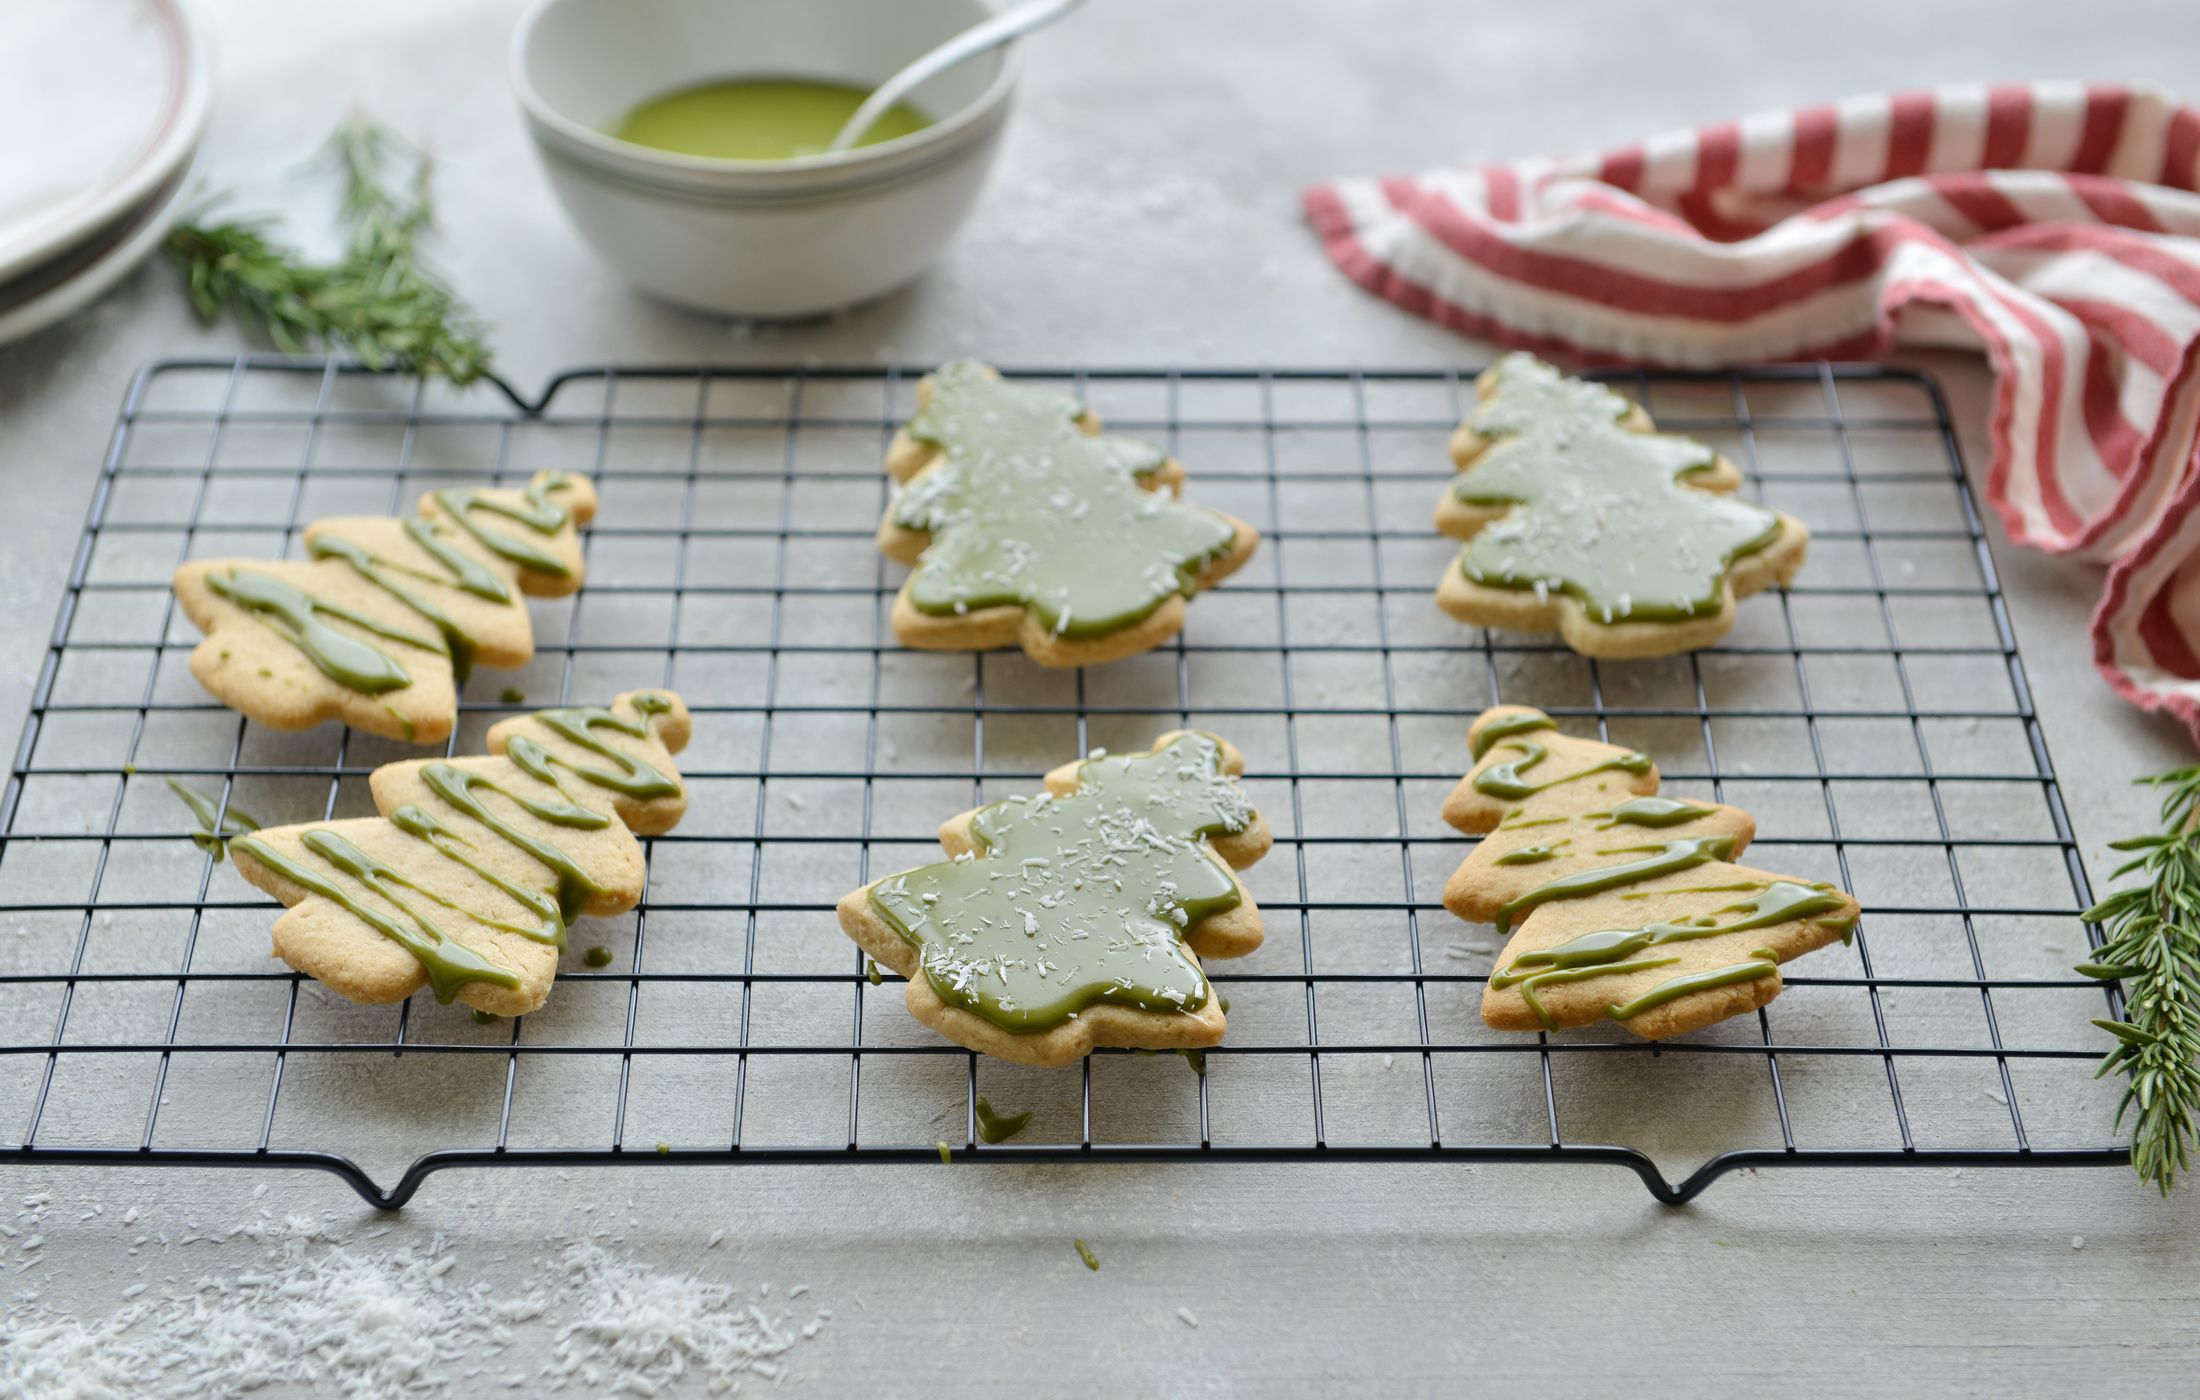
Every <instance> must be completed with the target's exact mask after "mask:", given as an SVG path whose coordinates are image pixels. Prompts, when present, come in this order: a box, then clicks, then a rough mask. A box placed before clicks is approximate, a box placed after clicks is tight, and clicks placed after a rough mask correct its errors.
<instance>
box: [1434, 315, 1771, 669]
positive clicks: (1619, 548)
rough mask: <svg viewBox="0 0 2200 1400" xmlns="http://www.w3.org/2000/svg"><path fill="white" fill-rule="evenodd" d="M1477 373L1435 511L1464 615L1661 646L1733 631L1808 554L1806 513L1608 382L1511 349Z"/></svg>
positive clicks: (1609, 645)
mask: <svg viewBox="0 0 2200 1400" xmlns="http://www.w3.org/2000/svg"><path fill="white" fill-rule="evenodd" d="M1477 386H1478V390H1479V398H1478V401H1477V403H1476V405H1475V407H1474V409H1473V410H1472V411H1471V412H1470V413H1469V414H1468V415H1467V419H1466V421H1465V422H1464V423H1463V424H1461V425H1460V428H1459V431H1458V433H1457V434H1455V435H1454V437H1453V439H1452V455H1453V458H1454V460H1455V461H1456V462H1457V464H1458V466H1459V468H1460V474H1459V476H1458V478H1457V479H1456V480H1455V481H1454V482H1453V483H1452V484H1451V485H1450V486H1449V487H1447V488H1446V490H1445V493H1444V496H1443V498H1442V500H1441V501H1440V502H1439V503H1438V505H1437V510H1436V523H1437V528H1439V529H1441V530H1442V531H1443V532H1444V533H1445V534H1448V535H1454V536H1457V537H1458V538H1460V539H1463V540H1465V541H1466V545H1465V547H1464V548H1463V549H1461V551H1460V554H1459V559H1458V562H1457V563H1456V564H1455V565H1454V566H1453V567H1452V568H1451V569H1450V570H1448V571H1447V572H1446V574H1445V577H1444V580H1443V582H1442V583H1441V584H1440V585H1439V586H1438V588H1437V601H1438V603H1439V604H1441V605H1442V606H1443V607H1444V609H1445V610H1446V611H1448V612H1450V613H1452V614H1453V615H1454V616H1457V617H1459V618H1461V619H1462V620H1464V621H1468V622H1473V623H1477V624H1480V625H1483V626H1489V627H1502V628H1509V629H1514V630H1521V631H1546V632H1547V631H1556V632H1559V633H1560V634H1562V635H1563V636H1564V638H1565V639H1566V642H1567V644H1568V645H1569V646H1571V647H1573V648H1574V649H1575V650H1576V651H1580V652H1583V653H1585V654H1587V655H1591V656H1613V657H1627V656H1657V655H1665V654H1668V653H1671V652H1676V651H1686V650H1691V649H1694V648H1696V647H1702V646H1708V645H1709V644H1711V643H1712V642H1714V641H1716V640H1717V639H1718V638H1719V637H1721V636H1724V635H1725V634H1726V632H1727V631H1728V630H1729V629H1730V628H1732V626H1733V625H1734V603H1735V599H1736V598H1737V597H1743V596H1747V595H1748V594H1750V593H1754V592H1757V591H1758V590H1760V589H1763V588H1766V587H1768V586H1770V585H1772V584H1774V583H1784V582H1787V581H1788V580H1789V579H1792V578H1793V577H1794V575H1795V573H1796V571H1797V570H1799V569H1800V568H1801V567H1802V564H1803V558H1804V554H1805V552H1806V550H1807V548H1808V544H1809V538H1810V536H1809V531H1808V530H1806V529H1805V528H1804V527H1803V525H1802V523H1801V522H1800V521H1798V520H1796V519H1795V518H1794V517H1792V516H1789V515H1786V514H1783V513H1782V512H1779V511H1775V510H1769V509H1767V508H1765V507H1763V506H1759V505H1755V504H1753V503H1751V502H1748V501H1743V500H1739V499H1737V498H1736V497H1735V496H1734V495H1733V494H1732V493H1733V491H1734V490H1735V488H1736V487H1738V486H1739V485H1740V484H1741V474H1740V473H1739V472H1738V471H1736V470H1735V468H1734V466H1733V464H1732V463H1730V462H1728V461H1726V460H1725V459H1724V458H1722V457H1720V456H1719V455H1718V454H1717V453H1716V452H1714V451H1712V450H1711V449H1710V448H1709V447H1706V446H1705V445H1703V444H1702V443H1699V442H1695V441H1692V440H1691V439H1688V438H1685V437H1679V436H1675V435H1672V434H1666V433H1659V432H1656V431H1655V430H1654V429H1653V427H1652V425H1651V423H1650V420H1649V418H1648V417H1647V416H1646V415H1645V414H1644V413H1643V412H1642V410H1641V409H1640V408H1638V407H1636V406H1635V405H1634V404H1631V403H1630V402H1628V401H1627V400H1626V399H1624V398H1622V397H1620V396H1619V395H1618V394H1615V393H1613V392H1612V391H1611V390H1609V389H1607V388H1605V387H1604V386H1603V385H1601V384H1595V383H1591V382H1589V381H1586V380H1580V379H1569V378H1567V377H1565V376H1564V375H1561V374H1560V373H1559V372H1558V371H1557V370H1555V369H1553V368H1552V367H1551V366H1549V365H1547V364H1545V363H1543V362H1542V361H1541V360H1538V359H1536V358H1534V357H1533V356H1530V355H1519V354H1515V355H1508V356H1506V357H1505V358H1504V359H1502V360H1500V361H1498V362H1497V364H1496V365H1494V366H1492V367H1491V368H1490V369H1489V370H1488V371H1487V372H1485V373H1484V374H1483V375H1482V377H1481V378H1480V380H1479V381H1477Z"/></svg>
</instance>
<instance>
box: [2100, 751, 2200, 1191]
mask: <svg viewBox="0 0 2200 1400" xmlns="http://www.w3.org/2000/svg"><path fill="white" fill-rule="evenodd" d="M2140 781H2141V782H2145V783H2151V784H2153V785H2154V786H2156V787H2160V788H2163V789H2165V792H2164V795H2163V798H2162V830H2161V832H2160V833H2159V834H2158V835H2153V836H2135V837H2132V838H2131V839H2129V840H2125V841H2114V842H2111V843H2110V845H2111V847H2112V848H2113V849H2115V850H2119V851H2136V852H2139V854H2138V855H2137V856H2136V857H2135V858H2134V859H2132V860H2131V861H2129V862H2127V863H2126V864H2124V865H2123V866H2122V867H2121V868H2119V869H2118V870H2117V871H2116V874H2115V876H2114V877H2113V878H2117V879H2121V878H2122V877H2123V876H2125V875H2128V874H2131V873H2133V872H2135V871H2136V872H2141V873H2143V875H2144V879H2143V880H2142V881H2141V882H2140V883H2138V884H2136V885H2133V886H2131V887H2130V888H2129V889H2123V890H2118V891H2117V892H2116V893H2114V894H2112V895H2110V896H2108V898H2106V899H2104V900H2102V901H2101V902H2100V903H2099V904H2096V905H2094V906H2093V907H2092V908H2091V909H2089V910H2087V911H2086V913H2085V916H2084V917H2085V918H2086V919H2087V920H2089V921H2091V920H2097V921H2099V923H2100V924H2101V926H2102V930H2103V933H2104V934H2105V936H2106V940H2107V941H2106V942H2104V943H2103V944H2102V945H2101V947H2100V948H2099V949H2098V950H2097V951H2096V952H2095V953H2094V957H2093V961H2091V962H2085V963H2080V964H2078V968H2077V970H2078V971H2079V972H2081V973H2083V974H2084V975H2085V976H2088V977H2096V978H2099V979H2101V980H2102V981H2107V982H2121V983H2123V988H2124V1019H2123V1020H2121V1021H2107V1020H2101V1021H2095V1022H2094V1024H2095V1025H2097V1026H2099V1027H2100V1028H2101V1029H2102V1030H2105V1031H2107V1032H2109V1033H2110V1034H2111V1035H2113V1036H2115V1037H2116V1045H2115V1048H2113V1049H2111V1050H2110V1051H2109V1052H2108V1054H2107V1055H2105V1056H2103V1057H2102V1059H2101V1066H2100V1069H2099V1071H2098V1074H2099V1075H2106V1074H2111V1073H2116V1074H2121V1075H2123V1076H2124V1077H2125V1079H2126V1080H2128V1081H2129V1082H2128V1084H2127V1085H2126V1086H2125V1089H2124V1096H2123V1098H2122V1099H2121V1100H2120V1101H2119V1102H2118V1103H2117V1105H2116V1122H2117V1124H2118V1126H2121V1125H2122V1123H2123V1121H2124V1115H2125V1114H2126V1113H2129V1112H2131V1111H2132V1110H2133V1109H2134V1108H2136V1110H2137V1112H2136V1114H2135V1115H2134V1116H2133V1120H2132V1129H2131V1165H2132V1166H2133V1168H2135V1169H2136V1170H2137V1171H2138V1173H2139V1176H2140V1178H2141V1179H2142V1180H2144V1181H2147V1182H2150V1183H2151V1184H2153V1185H2154V1186H2155V1187H2157V1188H2159V1189H2160V1191H2161V1193H2162V1194H2163V1195H2164V1196H2167V1195H2168V1194H2169V1192H2170V1187H2171V1186H2173V1185H2174V1184H2175V1183H2176V1178H2177V1173H2178V1172H2180V1171H2184V1170H2187V1169H2188V1168H2189V1167H2190V1165H2191V1151H2192V1142H2193V1121H2192V1120H2193V1111H2194V1109H2195V1107H2196V1106H2200V832H2196V831H2195V830H2194V826H2195V823H2196V821H2200V767H2193V768H2181V769H2178V770H2177V771H2175V772H2172V773H2162V774H2159V775H2157V776H2155V777H2152V778H2142V779H2140Z"/></svg>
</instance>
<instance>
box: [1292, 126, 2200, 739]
mask: <svg viewBox="0 0 2200 1400" xmlns="http://www.w3.org/2000/svg"><path fill="white" fill-rule="evenodd" d="M2196 166H2200V111H2196V110H2195V109H2194V108H2192V107H2189V106H2185V105H2183V104H2180V103H2177V102H2174V101H2172V100H2171V99H2169V98H2168V97H2167V96H2165V95H2164V94H2162V93H2159V92H2154V91H2150V90H2147V89H2143V88H2126V87H2083V86H2079V85H2076V84H2058V83H2042V84H2039V85H2037V86H1997V87H1983V86H1976V87H1951V88H1943V89H1940V90H1937V91H1933V92H1922V93H1903V94H1898V95H1894V96H1876V97H1862V98H1856V99H1852V100H1848V101H1843V102H1838V103H1833V104H1830V105H1826V106H1817V107H1803V108H1798V109H1796V110H1794V111H1788V112H1774V113H1769V114H1766V115H1762V116H1756V117H1746V118H1743V119H1742V120H1740V121H1730V122H1722V123H1719V124H1718V125H1715V126H1707V127H1704V128H1703V129H1701V130H1698V131H1692V132H1678V133H1672V134H1669V135H1666V136H1661V137H1657V138H1654V139H1652V140H1649V141H1646V142H1644V143H1642V144H1641V145H1639V146H1629V147H1626V148H1624V149H1621V150H1617V151H1612V152H1610V153H1608V154H1605V155H1602V156H1584V157H1574V158H1568V159H1558V160H1550V159H1536V160H1523V161H1514V162H1510V163H1507V164H1502V165H1488V166H1482V167H1480V168H1477V169H1464V168H1461V169H1450V170H1436V171H1430V172H1428V173H1425V174H1421V175H1415V176H1397V177H1387V178H1375V179H1354V180H1340V181H1338V182H1336V183H1334V184H1328V185H1321V186H1317V187H1315V188H1313V189H1311V190H1308V191H1307V193H1306V209H1307V214H1308V217H1309V218H1310V219H1311V221H1312V223H1313V225H1314V228H1315V229H1316V231H1317V232H1318V233H1319V234H1320V236H1321V239H1322V243H1323V246H1324V247H1325V248H1326V249H1327V251H1328V253H1329V256H1330V257H1331V258H1332V259H1333V260H1334V261H1335V262H1336V264H1337V266H1339V267H1340V268H1342V269H1343V270H1344V271H1345V273H1346V274H1347V275H1348V276H1350V277H1351V278H1352V279H1353V280H1354V281H1356V282H1358V283H1359V284H1360V285H1361V286H1363V287H1366V288H1367V289H1368V290H1369V291H1372V292H1375V293H1376V294H1378V295H1380V296H1383V297H1387V298H1389V299H1390V300H1391V301H1394V302H1396V303H1398V304H1399V305H1400V306H1402V307H1405V308H1406V309H1407V310H1409V311H1413V312H1416V313H1418V314H1420V315H1422V316H1426V317H1428V318H1430V319H1431V320H1434V321H1437V322H1439V323H1441V324H1443V325H1447V326H1451V327H1453V328H1455V329H1458V330H1461V331H1465V332H1467V333H1469V334H1472V335H1476V336H1481V337H1484V338H1487V339H1492V340H1497V341H1502V342H1505V343H1507V344H1514V345H1522V346H1527V347H1529V348H1535V349H1543V350H1549V351H1555V352H1557V353H1560V354H1565V355H1571V356H1574V357H1576V358H1580V359H1587V360H1592V361H1601V362H1609V361H1613V360H1626V361H1638V362H1647V363H1653V364H1665V365H1682V366H1711V365H1724V364H1735V363H1742V362H1747V361H1751V360H1775V359H1796V358H1817V357H1821V356H1822V357H1828V358H1857V357H1863V356H1870V355H1875V354H1879V353H1883V352H1884V351H1885V350H1887V349H1888V348H1889V347H1891V346H1895V345H1905V346H1924V345H1934V346H1959V347H1963V348H1968V349H1974V350H1983V351H1984V352H1985V353H1986V355H1987V358H1988V359H1989V361H1990V362H1991V363H1992V365H1993V369H1994V374H1995V392H1994V413H1993V444H1994V461H1993V466H1992V468H1991V469H1990V470H1989V471H1988V473H1987V477H1986V494H1987V498H1988V500H1989V501H1990V502H1991V503H1992V505H1993V507H1994V509H1995V510H1996V511H1998V512H1999V513H2000V515H2001V518H2002V521H2003V523H2004V524H2005V525H2007V527H2008V530H2009V535H2010V538H2011V539H2013V540H2015V541H2017V542H2018V543H2019V544H2024V545H2029V546H2032V547H2035V548H2039V549H2044V550H2048V551H2050V552H2052V553H2057V554H2071V555H2075V556H2077V557H2079V558H2083V559H2090V560H2096V561H2099V562H2102V563H2106V564H2107V565H2108V566H2109V567H2108V582H2107V588H2106V591H2105V592H2104V593H2103V595H2102V598H2101V602H2100V606H2099V607H2098V609H2097V610H2096V611H2095V612H2094V615H2093V653H2094V661H2095V664H2096V665H2097V666H2098V667H2099V668H2100V671H2101V674H2102V675H2103V676H2104V677H2106V678H2107V680H2108V683H2109V684H2110V685H2111V686H2113V687H2114V688H2115V690H2116V691H2117V693H2118V694H2120V695H2122V696H2124V697H2125V698H2126V699H2128V700H2130V701H2132V702H2133V703H2134V704H2137V705H2139V706H2141V707H2143V708H2146V709H2150V710H2151V709H2167V710H2170V711H2172V712H2174V713H2175V714H2176V715H2177V716H2178V717H2180V718H2181V719H2183V720H2184V721H2185V723H2186V725H2187V726H2188V727H2189V728H2190V729H2191V730H2192V731H2193V734H2194V738H2195V740H2196V741H2200V513H2196V511H2195V505H2196V504H2200V460H2196V458H2195V436H2196V433H2200V368H2196V365H2200V349H2196V347H2200V195H2196V194H2195V193H2194V191H2195V189H2196V188H2200V169H2196Z"/></svg>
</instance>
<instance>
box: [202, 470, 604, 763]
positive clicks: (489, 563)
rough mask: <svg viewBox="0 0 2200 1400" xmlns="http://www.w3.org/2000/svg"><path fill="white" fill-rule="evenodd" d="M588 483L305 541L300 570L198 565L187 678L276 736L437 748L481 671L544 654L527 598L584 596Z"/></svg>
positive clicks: (453, 506) (446, 507)
mask: <svg viewBox="0 0 2200 1400" xmlns="http://www.w3.org/2000/svg"><path fill="white" fill-rule="evenodd" d="M595 511H596V493H595V489H594V487H593V486H591V485H590V484H589V482H588V480H587V479H586V478H585V477H580V476H576V475H574V474H572V473H570V472H564V471H541V472H537V473H535V475H534V477H533V478H532V479H531V480H530V481H529V482H528V483H527V485H526V486H525V487H524V488H520V489H509V488H494V489H490V488H481V489H460V488H447V489H442V490H436V491H430V492H429V493H427V494H426V495H424V496H423V497H421V499H420V502H419V509H418V510H417V511H416V513H414V514H412V515H407V516H385V515H375V516H347V517H340V518H331V519H323V520H316V521H314V522H313V523H312V524H310V525H308V526H307V527H306V529H305V537H304V549H303V553H304V555H305V558H303V559H295V560H257V559H213V560H194V561H192V562H190V563H187V564H185V565H183V566H182V567H180V568H178V569H177V570H176V574H175V580H174V587H175V593H176V600H177V602H178V603H179V604H180V605H181V606H182V608H183V611H184V613H185V614H186V615H187V616H189V617H190V619H191V620H192V621H193V622H194V623H196V624H197V625H198V627H199V629H200V630H201V631H202V632H204V633H205V634H206V637H205V640H204V641H202V642H200V643H199V645H198V646H197V647H196V648H195V649H194V650H193V651H192V653H191V673H192V674H193V675H194V676H196V677H197V678H198V679H199V682H200V684H202V685H204V686H205V687H206V688H207V689H208V690H210V691H212V692H213V693H214V695H215V696H216V697H217V698H219V699H220V700H221V701H222V703H224V704H226V705H228V706H230V707H231V708H233V709H236V710H239V711H242V712H243V713H244V714H246V715H249V716H251V717H252V718H253V719H255V720H258V721H259V722H261V723H262V724H266V725H269V726H270V727H273V728H277V729H304V728H309V727H311V726H313V725H315V724H319V723H321V722H322V721H323V720H327V719H339V720H342V721H343V722H344V723H346V724H350V725H352V726H354V727H356V728H359V729H363V730H366V731H368V732H369V733H373V734H380V735H383V736H384V737H387V738H392V739H401V740H405V741H408V742H411V743H420V744H427V743H439V742H441V741H442V740H444V739H446V738H448V737H449V735H450V732H451V730H452V728H453V726H454V725H455V724H456V723H457V713H458V687H459V685H460V684H461V683H462V682H464V681H465V680H466V678H467V676H468V675H469V674H470V673H471V671H472V669H473V668H474V667H475V666H477V665H480V666H492V667H498V668H510V667H515V666H523V665H525V664H526V663H527V662H528V661H529V660H530V659H531V658H532V657H533V656H534V652H535V638H534V627H533V624H532V623H531V621H530V620H529V618H528V614H527V603H526V599H527V597H528V596H529V595H537V596H553V595H557V594H563V593H570V592H572V591H573V590H574V589H576V588H578V587H580V583H581V563H582V556H581V542H580V535H579V528H580V526H582V525H584V524H586V523H587V522H588V520H589V519H590V518H591V517H593V516H594V514H595Z"/></svg>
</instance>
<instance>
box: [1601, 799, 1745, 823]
mask: <svg viewBox="0 0 2200 1400" xmlns="http://www.w3.org/2000/svg"><path fill="white" fill-rule="evenodd" d="M1717 810H1718V809H1717V808H1715V807H1706V806H1703V805H1702V804H1700V803H1696V802H1683V801H1681V800H1680V799H1679V798H1677V797H1636V798H1631V799H1629V800H1628V801H1625V802H1622V803H1620V804H1619V805H1618V806H1617V807H1614V808H1612V809H1611V810H1610V811H1608V812H1591V813H1589V814H1588V816H1589V820H1591V821H1595V820H1596V819H1597V818H1599V817H1602V818H1603V819H1604V820H1603V822H1602V824H1601V825H1599V826H1598V827H1597V830H1599V831H1610V830H1611V829H1612V828H1613V827H1615V826H1621V825H1625V826H1650V827H1668V826H1686V825H1687V824H1688V823H1690V822H1692V821H1694V820H1696V819H1697V818H1698V817H1704V816H1709V815H1710V814H1711V813H1712V812H1714V811H1717Z"/></svg>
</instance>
